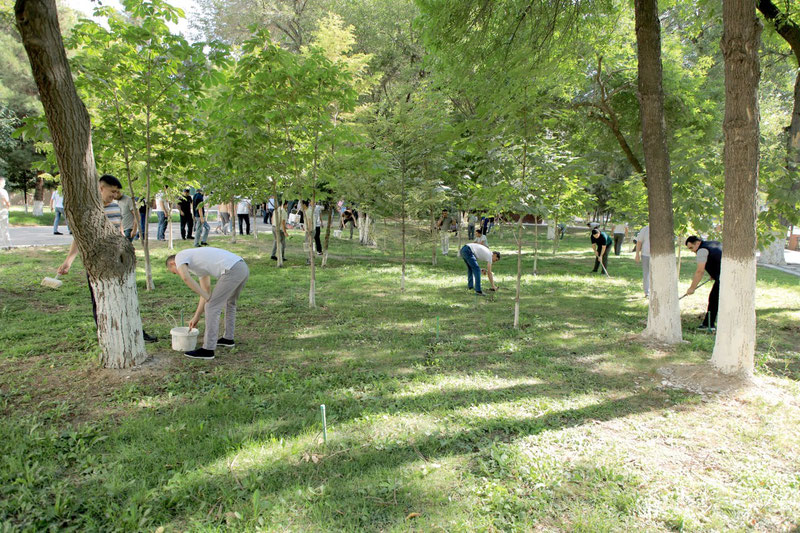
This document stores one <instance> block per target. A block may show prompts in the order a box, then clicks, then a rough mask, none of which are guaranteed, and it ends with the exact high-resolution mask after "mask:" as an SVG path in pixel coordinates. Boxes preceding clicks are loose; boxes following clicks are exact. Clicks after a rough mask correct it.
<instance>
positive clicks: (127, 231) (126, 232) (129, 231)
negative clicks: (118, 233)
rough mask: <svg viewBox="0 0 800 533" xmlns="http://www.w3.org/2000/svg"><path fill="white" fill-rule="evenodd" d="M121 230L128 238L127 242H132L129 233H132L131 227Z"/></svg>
mask: <svg viewBox="0 0 800 533" xmlns="http://www.w3.org/2000/svg"><path fill="white" fill-rule="evenodd" d="M122 232H123V233H124V234H125V238H126V239H128V242H133V237H131V233H133V230H132V229H126V230H122Z"/></svg>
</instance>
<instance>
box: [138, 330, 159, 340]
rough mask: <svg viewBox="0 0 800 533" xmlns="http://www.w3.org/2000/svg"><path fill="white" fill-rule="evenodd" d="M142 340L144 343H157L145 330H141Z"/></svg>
mask: <svg viewBox="0 0 800 533" xmlns="http://www.w3.org/2000/svg"><path fill="white" fill-rule="evenodd" d="M142 338H143V339H144V342H158V337H151V336H150V335H148V334H147V332H146V331H145V330H142Z"/></svg>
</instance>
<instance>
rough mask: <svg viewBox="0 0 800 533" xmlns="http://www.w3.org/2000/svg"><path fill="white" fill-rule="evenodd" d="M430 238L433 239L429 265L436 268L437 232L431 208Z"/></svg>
mask: <svg viewBox="0 0 800 533" xmlns="http://www.w3.org/2000/svg"><path fill="white" fill-rule="evenodd" d="M431 236H432V237H433V239H432V240H433V259H432V260H431V264H432V265H433V266H436V247H437V246H438V245H439V238H438V237H439V232H438V231H437V230H436V216H435V215H434V214H433V208H432V207H431Z"/></svg>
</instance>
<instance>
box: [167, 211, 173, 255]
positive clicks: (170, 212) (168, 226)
mask: <svg viewBox="0 0 800 533" xmlns="http://www.w3.org/2000/svg"><path fill="white" fill-rule="evenodd" d="M167 216H168V217H169V218H168V219H167V229H168V230H169V242H168V243H167V246H168V247H169V249H170V250H174V246H173V244H172V237H173V235H172V211H171V210H170V211H168V212H167Z"/></svg>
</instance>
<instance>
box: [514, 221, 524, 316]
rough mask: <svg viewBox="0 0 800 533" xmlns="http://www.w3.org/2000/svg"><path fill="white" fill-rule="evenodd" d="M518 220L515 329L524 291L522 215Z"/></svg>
mask: <svg viewBox="0 0 800 533" xmlns="http://www.w3.org/2000/svg"><path fill="white" fill-rule="evenodd" d="M523 216H524V215H523V214H520V216H519V220H518V221H517V293H516V296H515V297H514V329H519V297H520V294H521V292H522V217H523Z"/></svg>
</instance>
